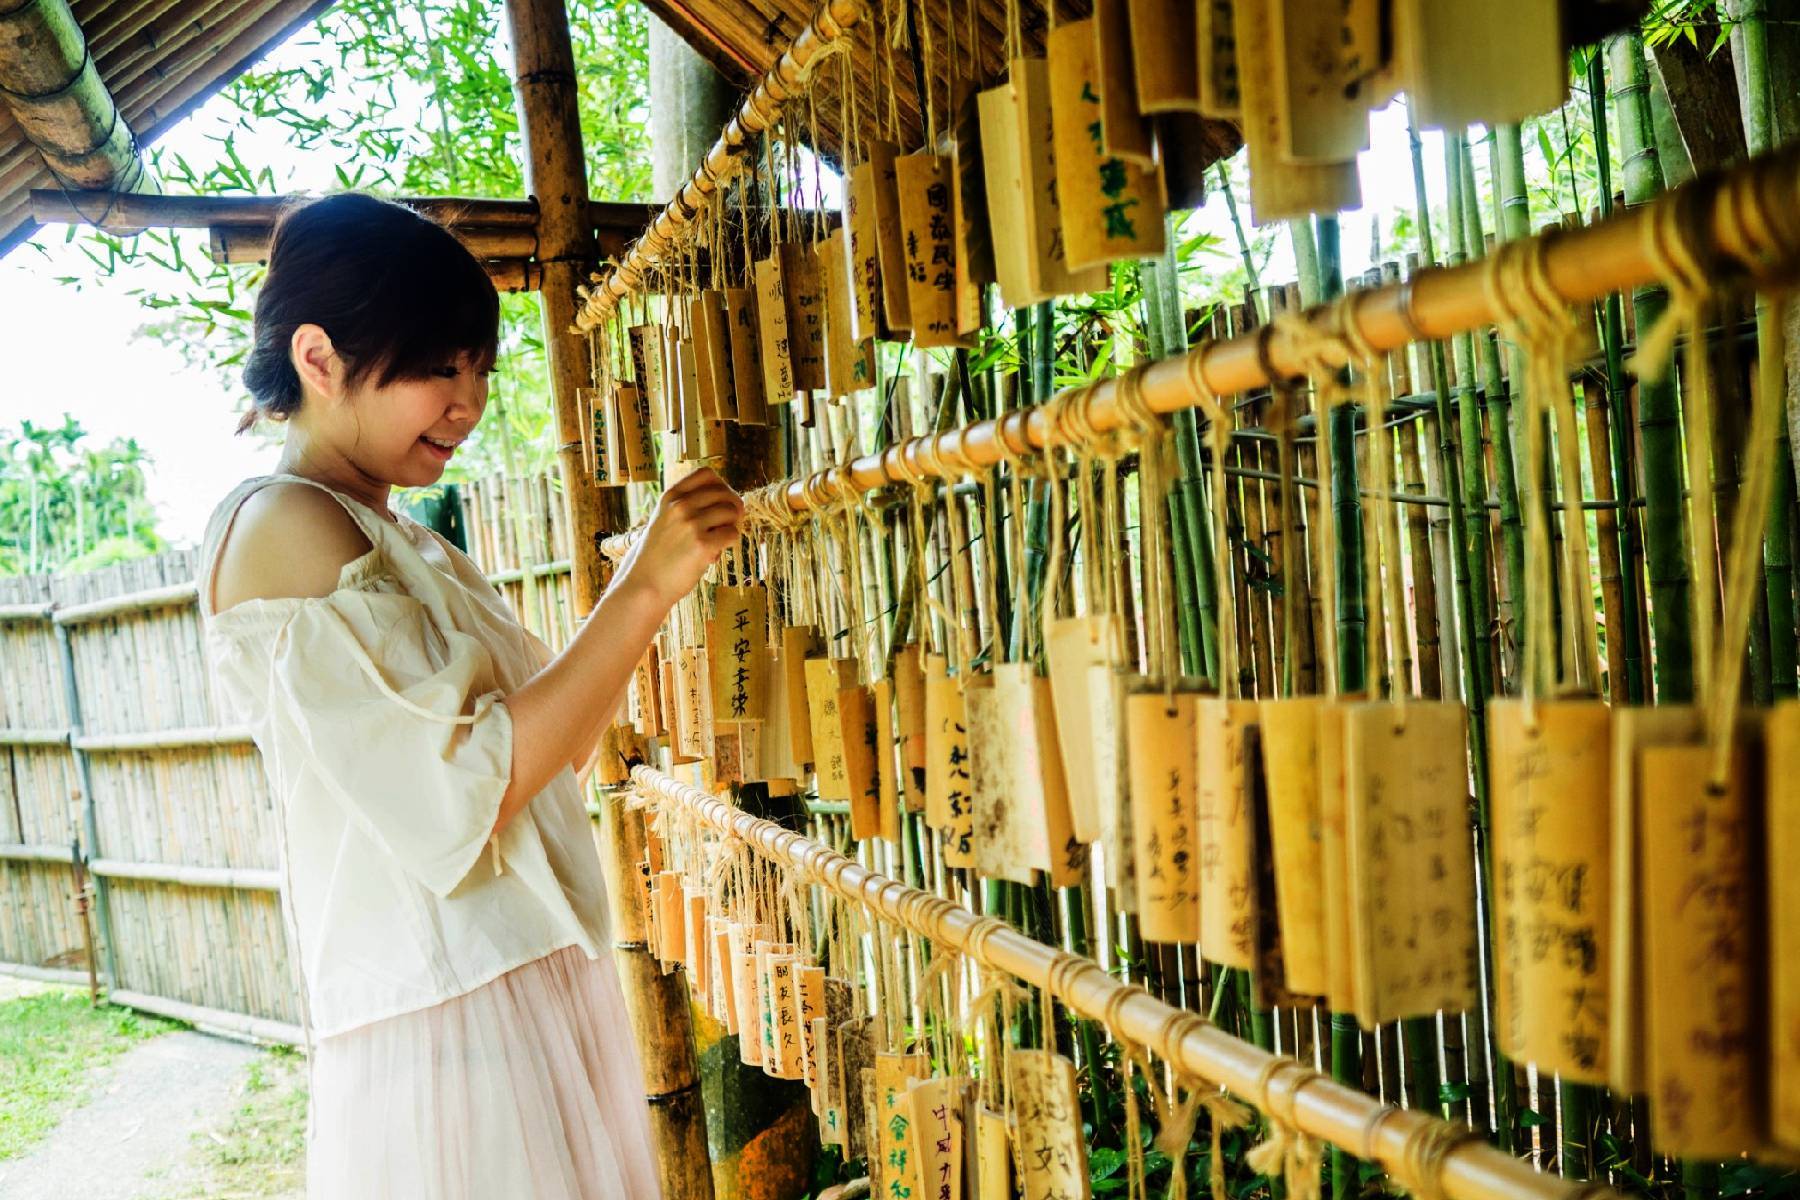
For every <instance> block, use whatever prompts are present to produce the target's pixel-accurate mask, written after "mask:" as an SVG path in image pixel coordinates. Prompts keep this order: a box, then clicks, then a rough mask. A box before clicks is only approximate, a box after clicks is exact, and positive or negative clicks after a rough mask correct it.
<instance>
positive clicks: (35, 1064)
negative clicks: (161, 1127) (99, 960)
mask: <svg viewBox="0 0 1800 1200" xmlns="http://www.w3.org/2000/svg"><path fill="white" fill-rule="evenodd" d="M179 1028H182V1026H180V1025H178V1024H176V1023H175V1022H172V1021H164V1020H160V1019H158V1018H156V1017H150V1016H145V1015H142V1014H140V1013H135V1012H132V1011H131V1010H130V1009H128V1008H119V1007H116V1006H114V1005H110V1004H103V1005H101V1006H100V1007H99V1008H90V1007H89V1006H88V1001H87V997H86V996H85V995H83V994H82V993H80V992H76V991H64V990H62V989H60V988H55V989H50V990H48V991H43V992H39V993H37V994H35V995H30V996H20V997H16V998H14V999H10V1000H5V1001H0V1162H5V1161H6V1160H7V1159H10V1158H16V1157H18V1156H19V1155H21V1154H23V1153H24V1152H25V1151H26V1150H29V1149H30V1148H31V1147H32V1146H34V1145H35V1144H37V1142H38V1141H40V1140H41V1139H42V1138H43V1137H44V1136H45V1135H46V1134H48V1133H49V1132H50V1131H51V1130H52V1129H54V1128H56V1123H57V1122H58V1121H60V1120H61V1119H62V1115H63V1114H64V1113H66V1112H68V1111H69V1110H70V1109H71V1108H74V1107H76V1106H77V1105H79V1104H80V1103H81V1102H82V1101H83V1100H84V1099H85V1098H86V1096H87V1087H88V1079H89V1073H90V1072H92V1071H93V1070H94V1069H96V1068H98V1067H101V1066H104V1065H105V1064H106V1063H108V1062H111V1061H112V1060H113V1059H114V1058H117V1057H118V1056H119V1055H120V1054H123V1053H124V1052H125V1051H126V1050H128V1049H130V1048H131V1047H132V1046H133V1045H135V1044H137V1043H138V1042H141V1041H143V1040H145V1039H146V1038H151V1037H155V1036H156V1035H157V1034H159V1033H166V1032H167V1031H169V1030H171V1029H179Z"/></svg>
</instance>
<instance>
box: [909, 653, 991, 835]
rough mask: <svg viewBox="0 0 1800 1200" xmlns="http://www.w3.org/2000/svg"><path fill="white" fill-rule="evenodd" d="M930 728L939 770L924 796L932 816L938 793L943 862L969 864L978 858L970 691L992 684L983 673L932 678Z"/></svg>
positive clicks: (928, 689) (933, 757)
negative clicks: (931, 788)
mask: <svg viewBox="0 0 1800 1200" xmlns="http://www.w3.org/2000/svg"><path fill="white" fill-rule="evenodd" d="M925 686H926V693H925V702H926V705H927V712H928V716H927V720H928V721H929V725H928V727H927V729H928V731H930V730H935V731H937V733H936V739H935V745H933V746H931V747H930V748H929V753H930V755H931V762H932V764H933V768H934V769H936V770H938V771H939V772H941V774H940V775H939V776H938V783H937V790H936V792H935V793H932V794H928V795H927V797H926V805H925V807H926V818H927V820H928V821H929V819H930V815H931V808H932V799H931V796H932V795H936V796H937V797H938V800H937V806H938V815H939V817H940V821H939V824H938V829H939V830H940V831H941V832H942V833H943V837H944V865H945V866H949V867H962V868H969V867H973V866H975V865H976V860H975V776H974V767H973V763H971V761H970V758H969V721H968V713H967V698H968V691H969V689H970V688H971V687H973V688H974V690H977V691H984V690H991V689H992V684H991V681H988V680H987V679H986V677H984V676H963V677H960V678H953V679H941V680H938V679H931V680H927V682H926V685H925Z"/></svg>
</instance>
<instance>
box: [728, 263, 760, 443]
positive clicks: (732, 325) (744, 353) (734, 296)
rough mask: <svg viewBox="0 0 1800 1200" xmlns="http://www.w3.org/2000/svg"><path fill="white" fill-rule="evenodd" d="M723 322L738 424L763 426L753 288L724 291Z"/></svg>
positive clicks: (758, 341) (756, 319)
mask: <svg viewBox="0 0 1800 1200" xmlns="http://www.w3.org/2000/svg"><path fill="white" fill-rule="evenodd" d="M725 320H726V325H727V327H728V328H729V331H730V333H729V340H730V342H731V385H732V389H733V390H734V391H735V392H736V394H737V419H738V423H739V424H740V425H767V424H768V423H769V407H768V402H767V401H766V400H765V399H764V397H763V388H764V385H765V378H764V374H763V362H762V325H761V320H760V318H759V317H758V316H757V309H756V289H755V288H747V287H741V288H726V289H725Z"/></svg>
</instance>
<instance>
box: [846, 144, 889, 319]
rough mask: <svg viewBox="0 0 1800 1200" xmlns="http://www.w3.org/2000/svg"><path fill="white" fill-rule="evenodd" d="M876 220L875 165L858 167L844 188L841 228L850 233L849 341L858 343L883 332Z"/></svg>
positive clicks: (847, 253)
mask: <svg viewBox="0 0 1800 1200" xmlns="http://www.w3.org/2000/svg"><path fill="white" fill-rule="evenodd" d="M877 220H878V213H877V201H876V198H875V165H874V164H873V163H866V162H865V163H858V164H857V165H856V166H854V167H852V168H850V178H849V180H848V182H847V183H846V184H845V186H844V226H845V228H847V229H848V230H849V238H848V240H847V241H846V242H845V244H844V253H845V254H846V256H847V257H848V260H849V265H848V268H847V274H848V277H849V280H850V337H851V339H852V340H853V341H858V342H861V341H871V340H873V339H875V338H878V337H880V336H881V332H882V331H881V325H880V322H879V321H878V320H877V317H878V315H879V313H880V311H881V304H882V295H881V250H880V238H881V233H880V228H879V225H878V224H877Z"/></svg>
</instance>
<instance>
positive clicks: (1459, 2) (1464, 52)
mask: <svg viewBox="0 0 1800 1200" xmlns="http://www.w3.org/2000/svg"><path fill="white" fill-rule="evenodd" d="M1392 21H1393V41H1394V56H1395V59H1396V61H1397V66H1398V69H1399V73H1400V78H1401V80H1402V81H1403V83H1404V86H1405V88H1406V92H1407V95H1408V97H1409V98H1410V99H1411V100H1412V101H1413V103H1415V104H1417V105H1418V114H1419V123H1420V124H1421V125H1430V126H1443V127H1445V128H1449V129H1461V128H1463V127H1464V126H1465V125H1473V124H1476V123H1484V124H1488V123H1493V122H1499V121H1513V122H1516V121H1523V120H1524V119H1525V118H1526V117H1531V116H1536V115H1537V114H1539V113H1543V112H1548V111H1550V110H1551V109H1553V108H1556V107H1557V106H1559V105H1560V104H1562V102H1563V101H1564V100H1565V99H1566V98H1567V97H1568V94H1569V92H1568V60H1567V57H1566V56H1565V54H1564V51H1563V44H1562V14H1561V11H1560V9H1559V7H1558V4H1557V0H1519V2H1518V3H1513V4H1489V3H1486V2H1485V0H1394V4H1393V17H1392Z"/></svg>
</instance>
